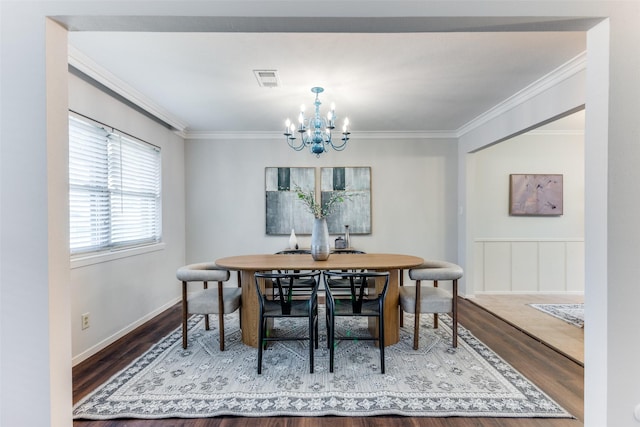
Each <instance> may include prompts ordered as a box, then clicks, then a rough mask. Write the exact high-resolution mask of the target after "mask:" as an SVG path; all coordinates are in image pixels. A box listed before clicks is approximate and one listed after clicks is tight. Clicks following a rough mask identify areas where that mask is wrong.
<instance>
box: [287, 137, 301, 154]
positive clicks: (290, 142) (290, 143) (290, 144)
mask: <svg viewBox="0 0 640 427" xmlns="http://www.w3.org/2000/svg"><path fill="white" fill-rule="evenodd" d="M285 138H286V140H287V144H289V147H291V148H293V149H294V150H295V151H300V150H302V149H303V148H304V147H305V143H304V140H303V141H301V142H300V145H293V144H292V142H293V141H295V140H296V139H295V138H290V137H288V136H285Z"/></svg>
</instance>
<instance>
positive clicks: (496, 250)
mask: <svg viewBox="0 0 640 427" xmlns="http://www.w3.org/2000/svg"><path fill="white" fill-rule="evenodd" d="M474 247H475V249H474V252H475V254H476V257H475V258H476V260H477V264H476V271H477V272H478V274H477V276H476V278H475V279H476V280H475V283H474V285H475V291H476V292H475V293H476V294H505V293H507V294H508V293H519V294H535V293H546V294H552V293H578V294H582V293H584V239H558V238H542V239H530V238H525V239H520V238H486V239H476V240H475V242H474Z"/></svg>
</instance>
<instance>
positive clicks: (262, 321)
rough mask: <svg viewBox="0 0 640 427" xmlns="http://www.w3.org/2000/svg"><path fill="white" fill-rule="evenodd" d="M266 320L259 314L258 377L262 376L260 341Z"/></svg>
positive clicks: (262, 338) (262, 337)
mask: <svg viewBox="0 0 640 427" xmlns="http://www.w3.org/2000/svg"><path fill="white" fill-rule="evenodd" d="M265 322H266V320H265V319H263V318H262V313H261V314H260V324H259V326H258V375H260V374H262V341H263V340H264V327H265V325H264V324H265Z"/></svg>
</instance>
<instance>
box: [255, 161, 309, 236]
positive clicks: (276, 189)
mask: <svg viewBox="0 0 640 427" xmlns="http://www.w3.org/2000/svg"><path fill="white" fill-rule="evenodd" d="M264 181H265V198H266V215H265V218H266V233H267V234H268V235H277V234H286V235H288V234H290V233H291V230H292V229H293V230H295V233H296V234H311V231H312V229H313V215H311V214H310V213H309V211H307V209H306V207H305V206H304V204H302V203H300V202H299V201H298V195H297V194H296V192H295V188H296V186H298V187H300V188H302V189H303V190H304V191H313V192H315V189H316V170H315V168H277V167H268V168H265V180H264Z"/></svg>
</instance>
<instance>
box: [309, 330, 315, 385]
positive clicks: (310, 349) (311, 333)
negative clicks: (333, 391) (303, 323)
mask: <svg viewBox="0 0 640 427" xmlns="http://www.w3.org/2000/svg"><path fill="white" fill-rule="evenodd" d="M313 330H314V321H313V317H309V373H311V374H313V342H314V337H313Z"/></svg>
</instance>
